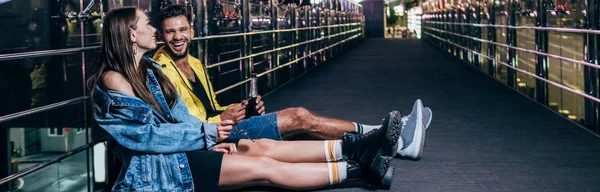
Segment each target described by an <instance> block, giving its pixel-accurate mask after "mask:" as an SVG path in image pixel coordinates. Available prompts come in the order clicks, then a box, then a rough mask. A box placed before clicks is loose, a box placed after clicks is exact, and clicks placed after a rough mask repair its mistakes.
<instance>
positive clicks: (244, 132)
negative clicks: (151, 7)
mask: <svg viewBox="0 0 600 192" xmlns="http://www.w3.org/2000/svg"><path fill="white" fill-rule="evenodd" d="M190 17H191V16H190V14H189V13H188V11H187V9H186V7H185V6H183V5H171V6H168V7H166V8H164V9H163V10H162V11H161V13H160V14H159V18H158V19H159V21H158V23H159V24H160V25H161V26H160V27H159V28H160V29H159V36H160V38H161V39H162V40H163V41H164V42H165V45H164V46H162V47H161V48H160V49H159V50H158V51H157V52H156V53H155V54H154V59H155V60H156V61H157V62H158V63H159V64H161V67H162V71H163V73H164V74H165V75H166V76H167V77H168V78H169V80H171V82H172V83H173V84H174V85H175V88H176V89H177V91H178V92H179V95H180V97H181V98H182V99H183V101H184V102H185V104H186V106H187V107H188V109H189V111H190V113H191V114H192V115H193V116H195V117H197V118H199V119H200V120H203V121H207V122H213V123H216V122H219V121H222V120H233V121H234V122H236V123H238V124H237V126H236V128H235V129H234V130H232V131H231V134H230V135H229V137H232V138H249V139H257V138H269V139H275V140H281V139H282V136H283V138H289V137H290V136H294V135H296V134H308V135H309V136H311V137H313V138H318V139H340V138H342V137H343V136H344V133H345V132H352V131H356V132H358V133H360V134H363V133H367V132H369V131H371V130H373V129H377V128H379V127H380V125H363V124H359V123H354V122H349V121H343V120H337V119H331V118H326V117H321V116H318V115H316V114H313V113H311V112H310V111H308V110H307V109H305V108H301V107H298V108H287V109H284V110H281V111H278V112H274V113H268V114H265V108H264V103H263V102H262V101H261V97H260V96H258V97H257V99H256V109H258V112H259V113H260V114H261V115H260V116H254V117H251V118H249V119H245V117H246V115H245V110H244V109H245V105H246V104H247V101H243V102H242V103H238V104H231V105H229V106H221V105H219V103H218V102H217V101H216V95H215V93H214V90H213V88H212V85H211V82H210V81H209V78H208V73H207V71H206V69H205V68H204V65H202V63H201V62H200V60H198V59H197V58H194V57H192V56H191V55H189V54H188V48H189V44H190V43H191V40H192V37H194V29H193V28H192V27H191V25H190V21H192V19H191V18H190ZM430 122H431V111H430V110H429V108H424V107H423V105H422V104H421V101H420V100H417V102H415V105H414V106H413V112H412V113H411V115H409V116H405V117H403V123H404V126H403V130H402V131H403V132H405V133H406V134H402V137H401V140H402V142H400V143H401V144H400V145H401V146H402V147H400V148H399V149H398V153H399V154H400V156H402V157H405V158H409V159H419V158H420V151H421V147H422V145H423V143H422V141H423V140H424V136H425V128H426V127H427V126H428V125H429V123H430Z"/></svg>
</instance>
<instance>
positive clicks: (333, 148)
mask: <svg viewBox="0 0 600 192" xmlns="http://www.w3.org/2000/svg"><path fill="white" fill-rule="evenodd" d="M323 149H325V150H324V151H325V158H326V159H327V162H332V161H337V160H340V159H342V140H326V141H324V142H323Z"/></svg>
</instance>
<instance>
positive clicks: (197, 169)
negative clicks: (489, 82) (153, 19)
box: [89, 5, 431, 191]
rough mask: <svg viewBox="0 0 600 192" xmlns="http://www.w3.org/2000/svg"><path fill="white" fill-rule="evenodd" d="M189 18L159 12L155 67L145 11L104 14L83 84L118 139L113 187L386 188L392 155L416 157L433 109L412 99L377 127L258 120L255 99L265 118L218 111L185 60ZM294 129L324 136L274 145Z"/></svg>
mask: <svg viewBox="0 0 600 192" xmlns="http://www.w3.org/2000/svg"><path fill="white" fill-rule="evenodd" d="M189 15H190V14H188V13H187V10H186V9H185V7H183V6H179V5H174V6H169V7H167V8H165V9H164V10H162V12H161V13H160V15H159V19H160V21H161V22H160V23H161V29H160V31H159V33H158V34H159V35H160V37H161V38H162V39H163V40H164V41H165V46H163V47H162V48H161V49H159V51H158V52H157V53H156V55H155V58H157V61H155V60H154V59H152V58H147V57H144V56H143V55H144V54H145V53H146V52H148V51H150V50H153V49H155V48H156V38H157V36H156V32H157V31H156V29H154V28H153V27H152V26H151V25H150V19H149V18H148V16H147V15H146V14H145V13H144V12H142V11H140V10H138V9H136V8H133V7H123V8H116V9H113V10H110V11H109V13H108V14H107V15H106V16H105V18H104V21H103V22H104V23H103V26H104V27H103V31H102V45H101V54H100V57H99V60H98V63H97V65H98V66H97V69H98V70H97V71H96V72H95V73H94V75H93V76H92V77H91V78H90V81H89V85H90V90H91V96H92V98H93V101H94V116H95V120H96V122H97V124H98V125H99V126H100V127H101V128H103V129H104V130H106V131H107V132H108V133H109V134H110V135H111V137H112V139H114V140H115V141H116V142H117V144H115V146H110V147H111V148H112V149H113V152H114V153H115V154H116V155H117V156H118V158H119V159H120V160H121V162H123V166H122V168H121V172H120V174H119V177H118V178H117V182H116V183H115V185H114V186H113V190H116V191H137V190H151V191H187V190H194V189H196V190H200V191H217V190H232V189H238V188H243V187H247V186H276V187H281V188H286V189H295V190H308V189H315V188H320V187H324V186H328V185H333V184H337V183H341V182H344V181H347V180H362V181H365V182H366V183H368V184H369V186H371V187H374V188H389V187H390V185H391V183H392V176H393V172H394V169H393V167H390V162H391V160H392V157H393V156H399V157H402V158H405V159H413V160H418V159H419V158H420V157H421V155H422V150H423V143H424V139H425V130H426V127H427V126H428V125H429V123H430V122H431V111H430V110H429V109H428V108H426V107H423V105H422V103H421V101H420V100H417V101H416V102H415V105H414V106H413V111H412V112H411V114H410V115H408V116H402V115H401V114H400V113H399V112H397V111H392V112H390V113H388V114H387V115H386V116H385V118H384V120H383V122H382V124H381V125H379V126H366V125H361V124H358V123H352V122H347V121H342V120H335V119H330V118H325V117H320V116H317V115H315V114H312V113H310V112H309V111H308V110H306V109H303V108H293V109H285V110H282V111H279V112H275V113H269V114H264V112H265V110H264V103H263V102H262V101H260V99H257V104H256V106H257V109H258V111H259V112H260V113H261V114H263V115H260V116H255V117H251V118H249V119H245V113H244V110H243V109H244V107H243V105H244V104H245V102H246V101H244V102H242V103H241V104H233V105H230V106H227V107H221V106H219V105H218V104H217V102H216V101H215V95H214V92H213V91H212V88H211V86H210V82H208V79H207V78H206V75H205V74H206V72H205V71H204V69H202V67H201V66H202V65H200V64H199V62H198V61H197V59H195V58H193V57H191V56H189V55H188V54H187V49H188V45H189V42H190V40H191V37H193V29H192V28H191V26H190V25H189V24H190V20H191V18H189ZM181 59H185V60H184V62H181ZM165 61H166V63H165ZM194 62H196V64H194ZM182 63H183V64H187V67H186V65H183V64H182ZM174 73H180V74H179V75H178V76H179V77H177V76H176V75H174ZM175 77H177V78H175ZM198 82H199V83H198ZM207 100H208V101H207ZM188 109H189V110H188ZM238 130H241V131H238ZM298 133H305V134H308V135H311V136H313V137H314V138H316V139H325V140H321V141H281V139H282V138H281V136H283V137H284V138H286V137H289V136H292V135H294V134H298ZM248 135H250V136H252V135H257V136H256V137H255V138H252V137H248ZM290 178H293V179H290Z"/></svg>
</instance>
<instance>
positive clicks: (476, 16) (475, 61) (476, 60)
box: [473, 1, 482, 69]
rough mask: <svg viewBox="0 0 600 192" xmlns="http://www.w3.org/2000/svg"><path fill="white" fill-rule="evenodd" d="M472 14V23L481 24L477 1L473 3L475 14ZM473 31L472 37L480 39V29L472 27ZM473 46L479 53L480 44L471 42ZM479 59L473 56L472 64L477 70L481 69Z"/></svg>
mask: <svg viewBox="0 0 600 192" xmlns="http://www.w3.org/2000/svg"><path fill="white" fill-rule="evenodd" d="M473 14H474V15H473V17H474V20H475V22H474V23H475V24H481V4H480V2H479V1H477V2H475V13H473ZM473 31H474V32H475V35H474V37H477V38H478V39H481V31H482V30H481V27H479V26H476V27H475V26H474V27H473ZM473 44H475V45H474V48H475V50H476V51H477V53H481V44H482V42H479V41H476V40H473ZM480 58H481V56H479V55H477V54H475V55H473V59H474V61H473V63H474V64H475V67H477V69H481V61H480Z"/></svg>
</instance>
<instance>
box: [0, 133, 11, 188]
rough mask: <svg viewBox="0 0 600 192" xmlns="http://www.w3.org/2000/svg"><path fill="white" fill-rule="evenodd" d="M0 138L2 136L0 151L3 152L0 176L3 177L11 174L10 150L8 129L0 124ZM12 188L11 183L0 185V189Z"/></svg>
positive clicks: (0, 162)
mask: <svg viewBox="0 0 600 192" xmlns="http://www.w3.org/2000/svg"><path fill="white" fill-rule="evenodd" d="M0 138H4V139H3V140H4V141H2V142H0V153H1V154H4V155H2V156H0V157H1V158H0V178H5V177H7V176H9V175H10V174H11V170H12V169H11V164H10V160H11V159H12V157H11V155H12V154H11V150H10V129H9V128H8V127H5V126H0ZM11 188H12V185H11V183H8V184H7V185H6V186H0V191H10V190H11Z"/></svg>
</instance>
